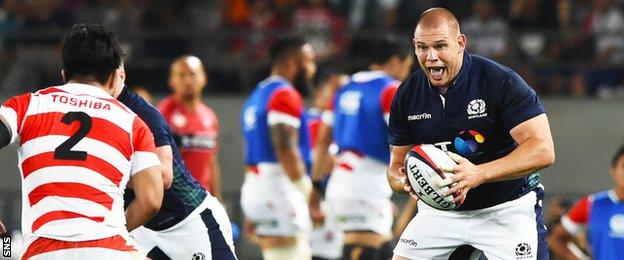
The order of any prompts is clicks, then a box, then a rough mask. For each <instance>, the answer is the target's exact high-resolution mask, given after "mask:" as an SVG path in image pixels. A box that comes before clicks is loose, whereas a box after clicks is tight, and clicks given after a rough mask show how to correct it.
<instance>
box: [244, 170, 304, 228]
mask: <svg viewBox="0 0 624 260" xmlns="http://www.w3.org/2000/svg"><path fill="white" fill-rule="evenodd" d="M258 170H259V173H247V174H246V176H245V182H244V183H243V187H242V188H241V208H242V209H243V213H244V214H245V217H247V218H248V219H249V220H250V221H251V222H253V223H254V224H255V228H256V234H258V235H260V236H297V235H298V234H299V233H301V232H302V231H304V232H309V231H310V230H311V227H312V223H311V221H310V213H309V211H308V202H307V201H306V199H305V197H304V196H303V194H302V193H301V192H299V191H298V190H297V189H296V188H295V186H294V184H293V183H292V182H291V181H290V180H289V179H288V177H287V176H286V173H284V172H283V168H282V167H281V166H280V165H279V164H268V163H267V164H260V165H258Z"/></svg>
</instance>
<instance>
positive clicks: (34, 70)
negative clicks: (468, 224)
mask: <svg viewBox="0 0 624 260" xmlns="http://www.w3.org/2000/svg"><path fill="white" fill-rule="evenodd" d="M432 6H442V7H446V8H448V9H450V10H451V11H452V12H454V13H455V14H457V15H458V18H459V20H460V22H461V28H462V32H463V33H464V34H466V35H467V37H468V51H469V52H472V53H477V54H481V55H484V56H487V57H490V58H493V59H495V60H498V61H500V62H502V63H504V64H507V65H508V66H510V67H512V68H513V69H515V70H517V71H518V72H520V73H521V74H522V76H523V77H524V78H525V79H526V80H527V81H529V83H530V84H531V85H532V86H533V87H534V88H535V89H536V90H537V91H538V92H540V93H541V94H542V95H553V96H570V97H586V96H592V97H599V98H604V99H609V98H617V97H621V96H624V94H622V92H624V90H622V89H624V83H623V77H624V76H623V75H624V1H622V0H589V1H581V0H507V1H493V0H471V1H443V0H419V1H414V0H208V1H205V0H188V1H176V0H137V1H134V0H28V1H27V0H0V91H3V92H6V93H14V92H20V91H25V90H32V89H33V88H39V87H41V85H40V84H42V83H43V82H55V81H60V77H59V76H58V75H59V73H58V70H59V68H60V52H59V41H60V39H61V36H62V32H63V31H65V30H66V29H67V28H69V26H70V25H71V24H73V23H74V22H91V23H101V24H104V25H106V26H107V27H109V28H111V29H113V30H114V31H115V32H116V33H117V34H118V35H119V37H120V40H121V41H122V42H123V44H124V49H125V52H126V54H127V55H128V56H127V69H128V71H129V81H130V83H133V84H140V85H143V86H145V87H146V88H148V89H150V90H152V91H162V92H165V91H166V90H167V88H166V74H167V73H166V71H167V69H168V67H167V66H168V65H167V64H169V63H170V62H171V60H172V59H173V57H176V56H179V55H181V54H187V53H188V54H194V55H197V56H198V57H200V58H202V59H203V60H204V61H205V62H206V63H207V67H208V69H209V71H210V77H211V80H210V82H211V83H210V85H209V86H208V88H207V89H208V90H209V91H213V92H217V93H225V92H229V93H244V92H247V91H249V90H250V89H251V87H252V86H253V82H255V80H256V79H258V78H261V77H263V76H264V75H261V73H262V71H263V70H262V68H263V66H264V65H266V61H267V58H266V55H267V46H269V44H270V43H271V42H272V41H273V40H274V39H275V38H276V37H277V36H279V35H281V34H295V35H300V36H302V37H305V38H306V40H308V41H310V42H311V43H313V45H314V47H315V48H316V50H317V52H318V53H319V57H320V64H321V65H326V66H331V67H332V68H338V69H343V70H345V72H352V70H353V69H352V67H353V64H351V63H352V62H353V61H354V60H355V59H356V58H353V57H352V55H349V53H350V52H351V51H352V50H353V49H354V48H357V46H356V45H354V44H352V43H351V42H352V40H353V39H358V38H359V39H367V38H372V37H376V36H378V35H386V34H393V35H396V36H397V37H400V38H404V39H405V41H411V35H412V30H413V26H414V23H415V22H416V21H417V19H418V15H419V14H420V13H421V12H422V11H423V10H425V9H427V8H429V7H432ZM365 42H366V40H364V41H363V43H364V44H365ZM360 44H361V43H360ZM416 66H417V65H416Z"/></svg>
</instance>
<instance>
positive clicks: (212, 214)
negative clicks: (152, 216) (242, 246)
mask: <svg viewBox="0 0 624 260" xmlns="http://www.w3.org/2000/svg"><path fill="white" fill-rule="evenodd" d="M196 211H197V212H195V211H194V212H193V213H191V214H190V215H189V217H187V218H186V219H184V220H182V221H181V222H180V223H178V224H176V225H174V226H173V227H170V228H168V229H165V230H161V231H154V230H150V229H147V228H145V227H139V228H137V229H135V230H133V231H132V232H131V233H130V235H131V236H132V237H133V238H134V240H135V241H136V244H137V247H138V248H139V249H140V250H142V251H144V252H145V253H148V252H150V251H151V250H152V249H154V248H155V247H158V249H160V250H161V251H162V252H163V253H165V254H166V255H167V256H168V257H169V258H171V259H236V256H235V255H234V242H233V240H232V226H231V223H230V220H229V218H228V216H227V214H226V212H225V209H224V208H223V206H222V205H221V204H220V203H219V201H217V199H216V198H214V197H212V196H208V197H207V198H206V200H205V201H204V202H203V203H202V205H200V206H199V207H198V208H197V209H196ZM194 213H197V214H194Z"/></svg>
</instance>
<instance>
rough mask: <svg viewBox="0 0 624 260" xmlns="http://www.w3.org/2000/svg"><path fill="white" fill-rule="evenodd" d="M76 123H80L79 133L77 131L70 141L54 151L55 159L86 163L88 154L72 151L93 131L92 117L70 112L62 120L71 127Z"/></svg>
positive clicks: (83, 113)
mask: <svg viewBox="0 0 624 260" xmlns="http://www.w3.org/2000/svg"><path fill="white" fill-rule="evenodd" d="M74 121H78V122H79V123H80V127H78V131H76V132H75V133H74V134H73V135H72V136H70V137H69V139H67V140H66V141H65V142H63V143H62V144H61V145H59V146H58V147H56V149H55V150H54V159H58V160H77V161H84V160H86V159H87V152H85V151H72V150H71V149H72V148H73V147H74V146H75V145H76V144H77V143H78V142H80V140H82V138H84V137H85V136H87V134H88V133H89V131H90V130H91V125H92V121H91V117H90V116H89V115H88V114H87V113H85V112H68V113H67V114H65V115H64V116H63V118H62V119H61V123H63V124H66V125H71V124H72V123H73V122H74Z"/></svg>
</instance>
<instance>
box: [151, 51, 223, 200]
mask: <svg viewBox="0 0 624 260" xmlns="http://www.w3.org/2000/svg"><path fill="white" fill-rule="evenodd" d="M169 86H170V87H171V90H173V94H172V95H171V96H169V97H167V98H165V99H164V100H162V101H161V102H160V103H159V104H158V110H160V112H161V113H162V114H163V116H164V117H165V119H166V120H167V123H168V124H169V126H171V131H172V133H173V136H174V138H175V140H176V144H177V145H178V147H179V148H180V154H181V155H182V159H183V160H184V164H185V165H186V167H187V168H188V169H189V171H190V172H191V174H192V175H193V177H194V178H195V179H196V180H197V181H199V183H200V184H201V185H202V186H204V188H206V189H207V190H208V191H209V192H210V193H211V194H212V195H213V196H215V197H217V198H218V199H219V200H221V170H220V167H219V158H218V156H217V155H218V151H219V150H218V149H219V146H218V143H217V136H218V134H219V122H218V120H217V116H216V114H215V113H214V112H213V111H212V109H210V108H209V107H207V106H206V105H205V104H204V103H203V101H202V90H203V89H204V87H205V86H206V72H205V70H204V65H203V64H202V62H201V60H200V59H199V58H197V57H195V56H182V57H179V58H177V59H176V60H175V61H174V62H173V63H172V64H171V68H170V71H169Z"/></svg>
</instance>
